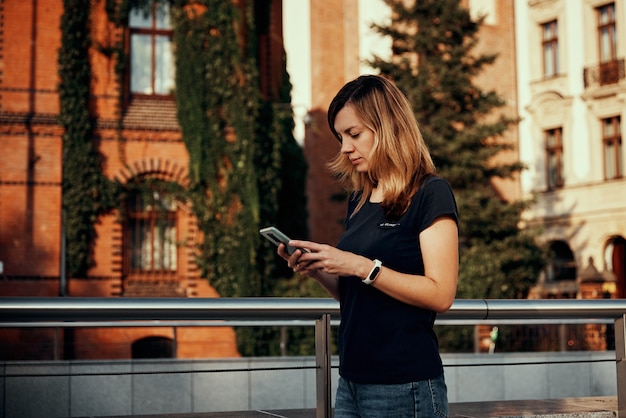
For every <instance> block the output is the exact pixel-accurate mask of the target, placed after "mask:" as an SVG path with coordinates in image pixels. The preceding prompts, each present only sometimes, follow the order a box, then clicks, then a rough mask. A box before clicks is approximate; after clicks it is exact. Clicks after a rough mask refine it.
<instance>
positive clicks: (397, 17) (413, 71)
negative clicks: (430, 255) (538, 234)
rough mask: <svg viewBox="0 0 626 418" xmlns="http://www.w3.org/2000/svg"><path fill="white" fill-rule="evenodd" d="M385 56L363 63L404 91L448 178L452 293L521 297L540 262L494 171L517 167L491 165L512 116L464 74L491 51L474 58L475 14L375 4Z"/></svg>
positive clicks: (438, 2) (437, 6)
mask: <svg viewBox="0 0 626 418" xmlns="http://www.w3.org/2000/svg"><path fill="white" fill-rule="evenodd" d="M385 2H386V3H387V5H388V6H389V7H390V8H391V9H392V20H391V23H390V25H389V26H379V25H374V29H375V30H376V31H377V32H379V33H381V34H383V35H388V36H390V37H391V38H392V42H393V43H392V45H393V46H392V48H393V54H392V55H393V58H392V59H391V60H390V61H385V60H383V59H381V58H379V57H376V58H374V59H373V60H372V62H371V63H370V64H371V65H373V66H374V67H375V68H378V69H379V70H380V71H381V73H382V74H384V75H387V76H389V77H390V78H391V79H393V80H394V81H395V82H396V83H397V84H398V86H399V87H400V88H401V89H402V90H403V91H404V92H405V93H406V94H407V96H408V97H409V100H410V101H411V104H412V106H413V108H414V110H415V115H416V118H417V121H418V123H419V124H420V128H421V130H422V133H423V135H424V138H425V139H426V142H427V143H428V144H429V147H430V149H431V152H432V155H433V159H434V160H435V164H436V165H437V168H438V171H439V173H440V174H441V175H442V176H444V177H445V178H447V179H448V181H450V183H451V185H452V187H453V189H454V192H455V195H456V198H457V204H458V209H459V218H460V219H459V235H460V236H459V239H460V251H461V252H460V272H459V285H458V291H457V297H459V298H525V297H526V296H527V293H528V289H529V287H530V286H531V285H533V284H534V283H535V282H536V279H537V276H538V274H539V271H540V270H541V268H542V267H543V265H544V261H543V253H542V251H541V249H540V248H539V247H538V246H537V245H536V244H535V239H534V235H533V233H532V232H531V231H529V230H526V229H521V228H520V227H519V224H520V220H521V214H522V211H523V210H524V209H525V208H526V203H525V202H507V201H506V200H505V199H504V198H503V197H502V196H501V195H500V194H499V193H498V191H497V190H496V189H495V188H494V186H493V183H492V181H491V180H492V179H493V178H494V177H501V178H507V177H511V176H512V175H514V174H516V173H518V172H519V171H520V170H522V169H523V166H522V165H521V164H520V163H519V162H514V163H498V162H494V161H496V160H494V158H493V157H494V156H496V155H497V154H498V153H500V152H502V151H505V150H507V149H510V147H511V145H510V144H507V143H506V142H504V141H503V140H502V135H503V134H504V133H505V132H506V131H507V130H508V129H510V128H512V127H513V126H514V125H515V123H516V121H517V120H516V119H514V118H510V117H505V116H499V117H497V118H494V117H493V115H494V114H497V112H496V111H497V110H498V108H500V107H501V106H503V104H504V103H503V100H502V99H501V98H500V97H499V96H498V95H497V93H496V92H494V91H482V90H481V89H480V88H479V87H478V86H477V85H475V84H474V82H473V80H474V78H475V76H476V75H477V74H479V73H480V72H481V71H482V70H483V69H484V67H485V66H488V65H490V64H492V63H493V62H494V60H495V59H496V55H495V54H490V55H485V54H481V55H475V54H473V48H474V47H475V46H476V44H477V42H478V31H479V29H480V25H481V24H482V20H478V21H476V20H472V18H471V17H470V14H469V11H468V10H467V9H465V8H463V7H462V6H461V5H460V2H459V0H419V1H414V2H412V3H413V4H410V5H409V4H406V2H405V1H402V0H385Z"/></svg>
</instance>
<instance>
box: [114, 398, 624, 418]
mask: <svg viewBox="0 0 626 418" xmlns="http://www.w3.org/2000/svg"><path fill="white" fill-rule="evenodd" d="M148 416H150V417H152V418H214V417H222V418H257V417H258V418H267V417H268V416H271V417H275V418H315V410H314V409H288V410H272V411H261V410H258V411H241V412H205V413H192V414H167V415H134V417H136V418H137V417H148ZM615 417H617V396H603V397H593V398H564V399H540V400H523V401H489V402H458V403H452V404H450V417H449V418H615ZM108 418H128V417H127V416H126V417H122V416H119V417H117V416H116V417H108Z"/></svg>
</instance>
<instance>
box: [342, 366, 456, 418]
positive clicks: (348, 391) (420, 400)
mask: <svg viewBox="0 0 626 418" xmlns="http://www.w3.org/2000/svg"><path fill="white" fill-rule="evenodd" d="M447 416H448V394H447V387H446V382H445V380H444V377H443V375H442V376H441V377H438V378H435V379H429V380H421V381H419V382H412V383H403V384H399V385H370V384H360V383H352V382H350V381H348V380H346V379H344V378H342V377H340V378H339V386H338V387H337V396H336V398H335V414H334V417H335V418H356V417H360V418H383V417H389V418H404V417H406V418H409V417H410V418H422V417H424V418H431V417H447Z"/></svg>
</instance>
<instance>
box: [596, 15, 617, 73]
mask: <svg viewBox="0 0 626 418" xmlns="http://www.w3.org/2000/svg"><path fill="white" fill-rule="evenodd" d="M596 13H597V16H598V39H599V41H600V62H610V61H614V60H615V58H616V51H617V31H616V30H615V4H613V3H611V4H607V5H605V6H602V7H598V8H597V9H596Z"/></svg>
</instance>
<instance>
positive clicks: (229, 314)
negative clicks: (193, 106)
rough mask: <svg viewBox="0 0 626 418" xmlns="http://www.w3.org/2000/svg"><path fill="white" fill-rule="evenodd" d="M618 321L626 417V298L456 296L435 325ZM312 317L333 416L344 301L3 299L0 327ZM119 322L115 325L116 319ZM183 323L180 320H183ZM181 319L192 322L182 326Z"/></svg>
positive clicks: (320, 405)
mask: <svg viewBox="0 0 626 418" xmlns="http://www.w3.org/2000/svg"><path fill="white" fill-rule="evenodd" d="M581 318H582V319H586V320H608V319H611V320H614V321H615V360H616V372H617V398H618V416H620V417H626V300H624V299H599V300H581V299H559V300H554V299H551V300H510V299H506V300H503V299H489V300H486V299H483V300H478V299H476V300H469V299H460V300H456V301H455V302H454V304H453V305H452V307H451V308H450V310H449V311H448V312H446V313H445V314H441V315H439V316H438V322H448V321H454V322H455V323H457V324H461V323H468V324H476V323H477V322H481V321H486V322H489V321H502V320H504V321H506V320H574V319H581ZM287 319H288V320H291V321H293V320H296V321H298V320H301V321H314V323H315V352H316V355H315V361H316V391H317V397H316V416H317V417H330V416H331V384H330V381H331V354H330V329H331V321H333V320H339V319H340V313H339V304H338V303H337V302H336V301H334V300H332V299H322V298H319V299H316V298H217V299H201V298H197V299H196V298H193V299H189V298H176V299H166V298H158V299H145V298H137V299H132V298H21V297H16V298H0V327H86V326H89V327H100V326H117V327H119V326H167V325H168V321H176V325H177V326H207V325H211V324H218V323H219V324H221V325H222V326H223V325H225V324H224V322H223V321H226V322H227V323H226V325H229V326H230V325H233V324H234V323H235V322H241V323H243V324H245V323H248V324H258V323H260V322H262V321H277V320H287ZM112 321H114V322H112ZM181 321H183V322H181ZM184 321H188V323H185V322H184Z"/></svg>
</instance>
